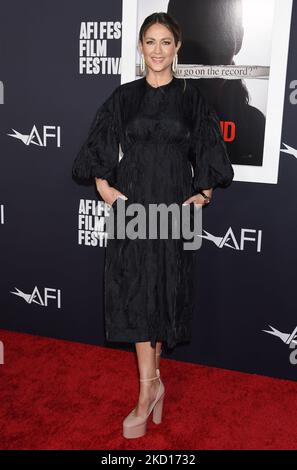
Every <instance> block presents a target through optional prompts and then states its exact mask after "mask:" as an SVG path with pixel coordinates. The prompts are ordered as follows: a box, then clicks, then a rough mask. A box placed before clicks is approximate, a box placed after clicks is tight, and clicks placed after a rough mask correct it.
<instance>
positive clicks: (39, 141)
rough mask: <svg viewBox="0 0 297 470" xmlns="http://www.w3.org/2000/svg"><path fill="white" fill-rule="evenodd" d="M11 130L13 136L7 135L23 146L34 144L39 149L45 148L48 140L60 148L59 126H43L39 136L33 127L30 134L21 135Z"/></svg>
mask: <svg viewBox="0 0 297 470" xmlns="http://www.w3.org/2000/svg"><path fill="white" fill-rule="evenodd" d="M12 130H13V132H14V134H7V135H9V136H10V137H14V138H15V139H18V140H20V141H21V142H23V144H25V145H31V144H34V145H38V146H39V147H46V146H47V141H48V139H55V140H56V143H57V147H61V126H43V128H42V133H41V135H40V133H39V132H38V130H37V128H36V126H35V125H34V126H33V127H32V130H31V132H30V134H21V133H20V132H18V131H16V130H15V129H13V128H12ZM50 131H53V132H52V133H51V132H50Z"/></svg>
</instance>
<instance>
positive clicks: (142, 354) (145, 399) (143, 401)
mask: <svg viewBox="0 0 297 470" xmlns="http://www.w3.org/2000/svg"><path fill="white" fill-rule="evenodd" d="M135 347H136V354H137V362H138V370H139V378H142V379H146V378H152V377H156V375H157V374H156V349H155V348H152V347H151V343H150V341H143V342H139V343H135ZM139 383H140V391H139V399H138V403H137V406H136V415H137V416H144V415H146V414H147V412H148V409H149V407H150V405H151V403H152V402H153V401H154V400H155V398H156V395H157V392H158V389H159V384H160V382H159V380H157V379H155V380H151V381H149V382H139Z"/></svg>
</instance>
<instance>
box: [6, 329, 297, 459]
mask: <svg viewBox="0 0 297 470" xmlns="http://www.w3.org/2000/svg"><path fill="white" fill-rule="evenodd" d="M0 339H1V340H2V341H3V343H4V346H5V358H4V360H5V364H4V365H0V373H1V384H0V400H1V401H0V403H1V405H0V417H1V430H0V448H1V449H106V450H107V449H108V450H111V449H145V450H147V449H164V450H165V449H169V450H170V449H173V450H179V449H181V450H187V449H197V450H199V449H296V448H297V443H296V422H297V407H296V406H295V403H296V397H297V383H295V382H291V381H287V380H279V379H271V378H266V377H261V376H256V375H251V374H244V373H239V372H233V371H227V370H222V369H216V368H211V367H204V366H198V365H195V364H188V363H181V362H177V361H173V360H166V359H162V366H161V373H162V376H163V379H164V383H165V387H166V392H167V395H166V397H165V403H164V420H163V423H162V424H161V425H159V426H158V425H155V424H154V423H152V421H150V422H149V425H148V433H147V435H146V436H144V437H142V438H139V439H134V440H126V439H125V438H123V437H122V435H121V432H122V420H123V418H124V417H125V416H126V415H127V414H128V412H129V411H131V409H132V408H133V407H134V406H135V404H136V399H137V393H138V381H137V380H138V379H137V365H136V360H135V355H134V354H133V353H130V352H126V351H118V350H114V349H109V348H103V347H98V346H89V345H84V344H78V343H71V342H68V341H61V340H54V339H48V338H42V337H39V336H32V335H27V334H20V333H12V332H8V331H3V330H0Z"/></svg>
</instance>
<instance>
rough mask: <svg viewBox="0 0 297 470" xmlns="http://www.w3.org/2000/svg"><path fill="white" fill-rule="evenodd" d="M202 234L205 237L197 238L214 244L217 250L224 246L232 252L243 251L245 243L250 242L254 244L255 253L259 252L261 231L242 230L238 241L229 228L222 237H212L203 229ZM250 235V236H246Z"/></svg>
mask: <svg viewBox="0 0 297 470" xmlns="http://www.w3.org/2000/svg"><path fill="white" fill-rule="evenodd" d="M203 232H204V233H205V234H206V235H198V236H199V237H202V238H205V239H206V240H209V241H210V242H212V243H214V244H215V245H216V246H217V247H218V248H223V247H224V246H226V247H228V248H232V249H233V250H241V251H242V250H244V249H245V245H246V243H247V242H249V243H250V242H252V243H255V244H256V248H257V251H258V252H260V251H261V242H262V230H255V229H251V228H242V229H241V231H240V235H239V238H238V240H237V239H236V237H235V235H234V232H233V230H232V228H231V227H229V229H228V230H227V232H226V234H225V235H224V236H223V237H218V236H216V235H212V234H211V233H209V232H207V231H206V230H204V229H203ZM249 234H252V236H248V235H249Z"/></svg>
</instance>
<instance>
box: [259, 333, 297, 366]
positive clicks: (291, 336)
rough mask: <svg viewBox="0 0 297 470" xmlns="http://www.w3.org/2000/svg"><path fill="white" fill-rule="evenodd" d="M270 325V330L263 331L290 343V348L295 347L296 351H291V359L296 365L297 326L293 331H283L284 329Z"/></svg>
mask: <svg viewBox="0 0 297 470" xmlns="http://www.w3.org/2000/svg"><path fill="white" fill-rule="evenodd" d="M269 327H270V328H271V329H270V330H262V331H264V332H265V333H269V334H270V335H273V336H276V337H277V338H279V339H280V340H281V341H282V342H283V343H285V344H288V345H289V348H290V349H294V351H292V352H291V353H290V356H289V361H290V363H291V364H293V365H296V364H297V350H295V348H296V344H297V326H296V327H295V328H294V330H293V331H292V333H283V332H282V331H279V330H277V329H276V328H274V327H273V326H271V325H269Z"/></svg>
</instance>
